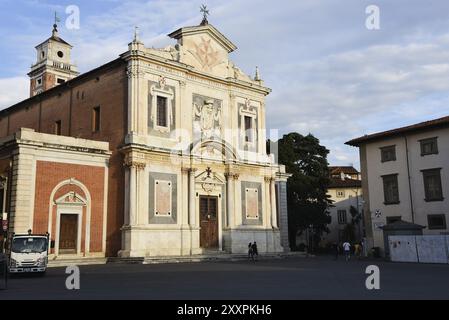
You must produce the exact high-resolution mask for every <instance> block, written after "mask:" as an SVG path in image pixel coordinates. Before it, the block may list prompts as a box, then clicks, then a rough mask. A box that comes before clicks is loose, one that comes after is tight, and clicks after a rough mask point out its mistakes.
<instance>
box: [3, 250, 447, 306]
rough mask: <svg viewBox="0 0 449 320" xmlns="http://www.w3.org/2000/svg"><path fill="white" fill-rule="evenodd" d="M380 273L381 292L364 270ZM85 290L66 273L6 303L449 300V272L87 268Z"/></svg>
mask: <svg viewBox="0 0 449 320" xmlns="http://www.w3.org/2000/svg"><path fill="white" fill-rule="evenodd" d="M370 264H375V265H377V266H379V268H380V286H381V289H380V290H377V291H376V290H373V291H369V290H367V289H366V287H365V280H366V278H367V275H366V274H365V269H366V267H367V266H368V265H370ZM80 270H81V289H80V290H77V291H69V290H67V289H66V288H65V280H66V277H67V275H66V274H65V268H52V269H49V271H48V273H47V275H46V276H45V277H35V276H33V277H31V276H28V275H27V276H19V277H15V278H13V279H10V282H9V289H8V290H6V291H0V300H3V299H262V300H276V299H449V265H426V264H399V263H388V262H383V261H380V262H369V261H350V262H345V261H343V260H342V259H341V260H339V261H334V260H332V258H331V257H316V258H291V259H282V260H262V261H258V262H256V263H255V264H254V263H252V262H249V261H238V262H204V263H182V264H156V265H119V264H111V265H102V266H81V267H80Z"/></svg>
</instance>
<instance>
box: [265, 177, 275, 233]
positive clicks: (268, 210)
mask: <svg viewBox="0 0 449 320" xmlns="http://www.w3.org/2000/svg"><path fill="white" fill-rule="evenodd" d="M270 181H271V177H265V178H264V183H265V184H264V190H265V193H264V198H265V201H264V203H265V215H264V218H263V223H264V226H266V227H267V228H269V229H271V228H272V226H273V225H272V217H271V215H272V212H271V186H270Z"/></svg>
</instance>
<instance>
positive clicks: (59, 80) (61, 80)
mask: <svg viewBox="0 0 449 320" xmlns="http://www.w3.org/2000/svg"><path fill="white" fill-rule="evenodd" d="M64 82H65V80H64V79H61V78H58V80H57V83H58V84H63V83H64Z"/></svg>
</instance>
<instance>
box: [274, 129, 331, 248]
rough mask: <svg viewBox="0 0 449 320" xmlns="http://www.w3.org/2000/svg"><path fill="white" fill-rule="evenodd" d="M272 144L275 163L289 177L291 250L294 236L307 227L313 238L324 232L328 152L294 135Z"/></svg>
mask: <svg viewBox="0 0 449 320" xmlns="http://www.w3.org/2000/svg"><path fill="white" fill-rule="evenodd" d="M274 144H275V145H276V144H277V148H278V161H279V163H281V164H284V165H285V166H286V171H287V172H288V173H290V174H292V177H291V178H290V179H289V180H288V182H287V190H288V196H287V197H288V198H287V200H288V222H289V238H290V245H291V247H294V246H295V238H296V234H297V232H298V231H302V230H305V229H306V228H308V227H310V226H311V225H313V231H314V233H315V234H316V235H321V234H322V233H323V232H328V228H327V224H329V223H330V216H329V211H328V208H329V206H330V205H331V200H330V199H329V196H328V195H327V189H328V186H329V183H330V179H329V168H328V162H327V155H328V154H329V150H327V149H326V148H325V147H324V146H322V145H320V141H319V140H318V139H317V138H315V137H314V136H313V135H311V134H309V135H307V136H303V135H301V134H299V133H296V132H293V133H289V134H287V135H284V136H283V137H282V139H280V140H278V141H277V143H274Z"/></svg>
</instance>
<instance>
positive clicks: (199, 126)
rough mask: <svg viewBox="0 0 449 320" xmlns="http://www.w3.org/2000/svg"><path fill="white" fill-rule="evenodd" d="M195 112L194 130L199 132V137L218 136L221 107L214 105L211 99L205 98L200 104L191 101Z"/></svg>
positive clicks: (209, 137) (205, 138)
mask: <svg viewBox="0 0 449 320" xmlns="http://www.w3.org/2000/svg"><path fill="white" fill-rule="evenodd" d="M193 109H194V114H195V121H194V131H195V132H196V133H197V132H200V134H201V139H203V140H207V139H212V138H214V137H220V135H221V134H220V131H221V108H220V107H219V106H216V105H215V103H214V100H213V99H207V100H205V101H204V102H203V104H202V105H199V104H197V103H196V102H194V103H193Z"/></svg>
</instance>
